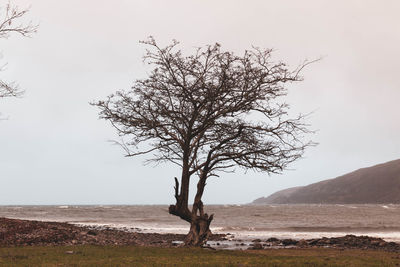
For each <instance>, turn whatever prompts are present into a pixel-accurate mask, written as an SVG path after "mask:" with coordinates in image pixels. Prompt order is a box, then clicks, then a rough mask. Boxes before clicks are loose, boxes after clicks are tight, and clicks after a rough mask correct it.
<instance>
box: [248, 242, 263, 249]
mask: <svg viewBox="0 0 400 267" xmlns="http://www.w3.org/2000/svg"><path fill="white" fill-rule="evenodd" d="M249 249H263V246H262V245H261V244H260V243H254V244H252V245H251V246H250V247H249Z"/></svg>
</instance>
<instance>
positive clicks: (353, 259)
mask: <svg viewBox="0 0 400 267" xmlns="http://www.w3.org/2000/svg"><path fill="white" fill-rule="evenodd" d="M0 266H400V253H391V252H382V251H363V250H338V249H275V250H260V251H213V250H206V249H188V248H153V247H133V246H126V247H110V246H108V247H101V246H74V247H11V248H10V247H7V248H0Z"/></svg>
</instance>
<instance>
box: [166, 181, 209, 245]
mask: <svg viewBox="0 0 400 267" xmlns="http://www.w3.org/2000/svg"><path fill="white" fill-rule="evenodd" d="M206 179H207V178H206V175H202V176H201V177H200V179H199V182H198V183H197V193H196V196H195V198H194V203H193V207H192V211H190V210H189V207H188V204H187V203H188V202H187V195H188V194H187V192H188V188H186V186H185V187H181V193H180V194H179V182H178V179H177V178H175V198H176V204H175V205H170V206H169V213H170V214H173V215H175V216H178V217H180V218H181V219H183V220H185V221H187V222H189V223H190V230H189V233H188V234H187V235H186V237H185V241H184V244H185V246H203V245H204V244H205V243H206V242H207V240H208V238H209V237H210V236H211V235H212V233H211V230H210V224H211V221H212V220H213V215H212V214H211V215H210V216H209V215H208V214H207V213H204V209H203V202H202V201H201V197H202V195H203V192H204V187H205V185H206ZM186 184H187V187H188V186H189V183H186ZM182 192H183V193H182Z"/></svg>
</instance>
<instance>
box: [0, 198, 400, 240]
mask: <svg viewBox="0 0 400 267" xmlns="http://www.w3.org/2000/svg"><path fill="white" fill-rule="evenodd" d="M205 210H206V212H207V213H209V214H214V220H213V222H212V223H211V230H212V232H213V233H221V234H228V236H229V237H230V238H231V239H232V240H236V241H238V242H251V240H254V239H261V240H265V239H268V238H270V237H275V238H279V239H285V238H292V239H297V240H300V239H311V238H321V237H337V236H344V235H347V234H354V235H368V236H373V237H381V238H383V239H384V240H386V241H393V242H398V243H400V205H390V204H388V205H305V204H304V205H300V204H299V205H208V206H205ZM0 217H6V218H15V219H26V220H39V221H55V222H67V223H71V224H76V225H84V226H93V227H109V228H117V229H121V230H124V231H132V232H141V233H176V234H185V233H187V232H188V231H189V224H188V223H186V222H185V221H183V220H181V219H179V218H178V217H176V216H173V215H170V214H169V213H168V205H88V206H74V205H71V206H70V205H62V206H0ZM228 242H229V240H228ZM225 245H227V246H228V247H229V244H225Z"/></svg>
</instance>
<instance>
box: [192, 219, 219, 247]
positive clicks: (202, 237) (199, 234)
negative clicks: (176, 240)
mask: <svg viewBox="0 0 400 267" xmlns="http://www.w3.org/2000/svg"><path fill="white" fill-rule="evenodd" d="M212 219H213V216H212V215H211V216H210V217H209V216H208V215H207V213H206V214H204V215H203V216H196V218H194V219H193V220H192V222H191V223H190V231H189V233H188V234H187V236H186V237H185V245H186V246H203V245H204V244H205V243H206V242H207V240H208V238H209V237H210V236H211V235H212V233H211V230H210V223H211V221H212Z"/></svg>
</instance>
